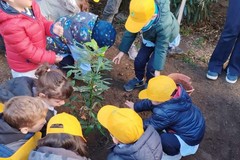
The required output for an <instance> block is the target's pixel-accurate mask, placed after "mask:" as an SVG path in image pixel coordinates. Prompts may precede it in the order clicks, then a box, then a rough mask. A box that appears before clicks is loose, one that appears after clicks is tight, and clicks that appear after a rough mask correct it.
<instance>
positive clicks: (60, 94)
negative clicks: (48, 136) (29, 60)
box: [0, 64, 73, 136]
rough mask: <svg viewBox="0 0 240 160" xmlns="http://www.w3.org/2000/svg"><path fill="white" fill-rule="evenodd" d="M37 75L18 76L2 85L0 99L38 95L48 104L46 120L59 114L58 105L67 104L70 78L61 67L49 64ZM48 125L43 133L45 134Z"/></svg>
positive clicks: (69, 94)
mask: <svg viewBox="0 0 240 160" xmlns="http://www.w3.org/2000/svg"><path fill="white" fill-rule="evenodd" d="M35 74H36V77H38V79H33V78H29V77H17V78H14V79H12V80H9V81H8V82H6V84H3V85H1V86H0V101H2V102H5V101H7V100H8V99H10V98H11V97H14V96H19V95H28V96H38V97H40V99H41V100H43V102H44V103H45V104H46V105H47V106H48V109H49V110H48V113H47V117H46V120H47V121H48V120H49V119H50V118H51V117H52V116H54V115H56V114H57V111H56V109H55V108H56V107H59V106H62V105H64V104H65V100H66V99H68V98H69V97H70V96H71V94H72V92H73V87H72V86H71V84H70V82H69V81H68V79H67V78H66V77H65V75H64V74H63V73H62V71H61V70H59V69H51V67H50V66H49V65H48V64H43V65H41V66H40V67H39V68H38V69H37V71H36V73H35ZM45 130H46V126H44V127H43V129H42V133H43V136H44V135H45Z"/></svg>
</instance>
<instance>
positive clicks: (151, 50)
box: [113, 0, 180, 91]
mask: <svg viewBox="0 0 240 160" xmlns="http://www.w3.org/2000/svg"><path fill="white" fill-rule="evenodd" d="M125 27H126V29H127V31H126V32H125V33H124V35H123V38H122V42H121V44H120V46H119V50H120V52H119V53H118V55H117V56H116V57H114V58H113V62H114V63H115V64H120V62H121V59H122V57H123V55H124V53H127V52H128V50H129V48H130V46H131V44H132V43H133V41H134V40H135V38H136V36H137V33H139V32H140V33H142V45H141V48H140V50H139V52H138V55H137V57H136V58H135V60H134V69H135V76H136V77H135V78H133V79H132V80H130V81H129V82H127V83H126V84H125V85H124V89H125V90H126V91H132V90H133V89H134V88H136V87H142V86H144V82H143V78H144V74H145V67H146V65H147V71H146V78H147V79H146V82H148V80H149V79H150V78H152V77H154V76H158V75H160V71H162V70H163V69H164V65H165V60H166V55H167V51H168V47H169V44H170V43H171V42H174V41H175V40H177V39H178V42H176V44H175V46H177V45H178V44H179V41H180V37H179V36H180V35H179V24H178V22H177V20H176V19H175V17H174V15H173V14H172V13H171V12H170V1H169V0H156V1H154V0H144V1H141V2H139V0H131V2H130V15H129V17H128V19H127V22H126V24H125Z"/></svg>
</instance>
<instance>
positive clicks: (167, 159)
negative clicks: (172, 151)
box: [161, 152, 182, 160]
mask: <svg viewBox="0 0 240 160" xmlns="http://www.w3.org/2000/svg"><path fill="white" fill-rule="evenodd" d="M181 158H182V155H181V154H180V153H179V154H177V155H175V156H169V155H167V154H166V153H164V152H163V156H162V159H161V160H180V159H181Z"/></svg>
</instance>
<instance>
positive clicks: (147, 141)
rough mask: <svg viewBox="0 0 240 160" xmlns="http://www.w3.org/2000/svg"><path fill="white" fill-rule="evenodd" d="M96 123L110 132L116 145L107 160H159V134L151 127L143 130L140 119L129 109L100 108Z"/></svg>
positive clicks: (160, 154)
mask: <svg viewBox="0 0 240 160" xmlns="http://www.w3.org/2000/svg"><path fill="white" fill-rule="evenodd" d="M97 118H98V121H99V122H100V123H101V124H102V125H103V126H104V127H105V128H106V129H107V130H108V131H109V132H110V134H111V137H112V140H113V142H114V143H115V144H116V145H115V146H114V147H113V149H112V152H111V153H110V154H109V155H108V158H107V159H108V160H117V159H119V160H120V159H127V160H148V159H149V160H160V159H161V157H162V145H161V140H160V137H159V134H158V133H157V131H156V130H155V129H154V128H153V127H152V126H148V127H146V129H145V131H144V129H143V122H142V118H141V117H140V116H139V115H138V114H137V113H136V112H135V111H133V110H131V109H129V108H118V107H115V106H111V105H106V106H104V107H102V108H101V109H100V110H99V112H98V114H97Z"/></svg>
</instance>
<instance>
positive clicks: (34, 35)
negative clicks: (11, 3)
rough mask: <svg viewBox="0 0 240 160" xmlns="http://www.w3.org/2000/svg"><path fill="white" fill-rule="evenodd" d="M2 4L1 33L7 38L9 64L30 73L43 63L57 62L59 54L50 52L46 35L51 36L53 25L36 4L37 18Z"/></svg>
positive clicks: (19, 70) (0, 14) (0, 12)
mask: <svg viewBox="0 0 240 160" xmlns="http://www.w3.org/2000/svg"><path fill="white" fill-rule="evenodd" d="M4 3H5V2H4V1H1V4H0V34H1V35H2V36H3V38H4V43H5V46H6V54H7V61H8V64H9V66H10V68H11V69H13V70H15V71H17V72H27V71H31V70H34V69H36V68H37V67H38V66H39V65H40V64H42V63H44V62H48V63H50V64H53V63H55V59H56V54H55V52H53V51H47V50H46V36H50V35H51V33H50V28H51V25H52V24H53V22H50V21H47V20H46V19H45V18H44V17H43V16H42V15H41V12H40V9H39V6H38V5H37V3H36V2H35V1H33V4H32V9H33V12H34V16H35V18H32V17H30V16H27V15H25V14H22V13H19V12H18V11H17V10H15V9H13V8H12V7H6V5H4Z"/></svg>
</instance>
